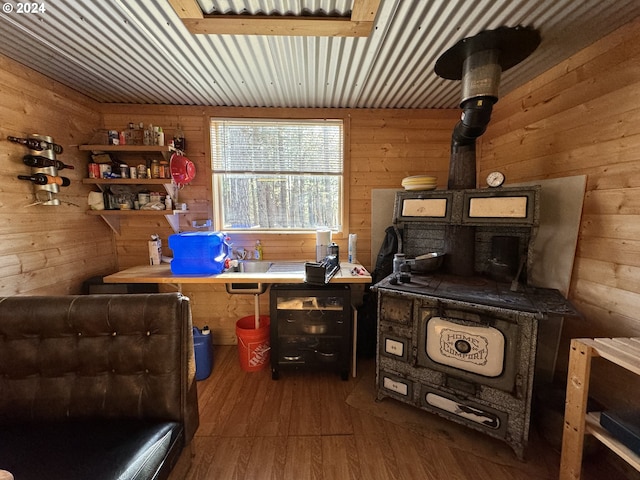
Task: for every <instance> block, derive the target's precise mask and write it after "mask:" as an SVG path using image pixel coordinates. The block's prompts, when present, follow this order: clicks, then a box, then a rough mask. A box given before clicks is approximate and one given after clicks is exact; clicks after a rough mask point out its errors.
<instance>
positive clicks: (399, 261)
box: [393, 253, 405, 274]
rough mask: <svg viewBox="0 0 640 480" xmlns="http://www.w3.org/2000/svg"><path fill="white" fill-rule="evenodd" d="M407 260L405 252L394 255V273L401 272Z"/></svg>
mask: <svg viewBox="0 0 640 480" xmlns="http://www.w3.org/2000/svg"><path fill="white" fill-rule="evenodd" d="M404 262H405V254H404V253H396V254H395V255H394V256H393V273H396V274H398V273H400V271H401V269H402V266H403V265H404Z"/></svg>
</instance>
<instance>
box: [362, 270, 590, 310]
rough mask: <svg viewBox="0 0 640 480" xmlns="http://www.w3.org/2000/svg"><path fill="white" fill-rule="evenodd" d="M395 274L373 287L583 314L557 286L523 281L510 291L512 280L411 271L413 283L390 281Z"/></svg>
mask: <svg viewBox="0 0 640 480" xmlns="http://www.w3.org/2000/svg"><path fill="white" fill-rule="evenodd" d="M393 277H394V275H389V276H388V277H386V278H384V279H383V280H381V281H380V282H378V283H377V284H376V285H375V287H374V288H385V289H389V290H395V291H400V292H408V293H416V294H419V295H429V296H433V297H439V298H447V299H450V300H459V301H464V302H469V303H476V304H479V305H488V306H492V307H499V308H506V309H510V310H519V311H525V312H533V313H536V312H540V313H546V314H558V315H570V316H580V314H579V313H578V312H577V310H576V309H575V308H574V307H573V305H571V303H570V302H569V301H568V300H567V299H565V298H564V297H563V296H562V294H561V293H560V292H559V291H558V290H555V289H550V288H539V287H530V286H525V285H522V284H520V285H518V290H517V291H516V292H513V291H511V283H503V282H496V281H494V280H492V279H489V278H486V277H481V276H474V277H461V276H457V275H447V274H431V275H416V274H412V276H411V281H410V282H397V284H393V283H391V280H392V278H393Z"/></svg>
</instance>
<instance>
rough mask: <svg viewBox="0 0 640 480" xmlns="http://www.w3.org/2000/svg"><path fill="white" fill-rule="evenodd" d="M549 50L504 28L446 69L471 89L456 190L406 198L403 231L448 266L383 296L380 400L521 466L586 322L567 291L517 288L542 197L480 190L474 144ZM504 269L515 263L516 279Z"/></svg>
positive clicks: (455, 151) (383, 286)
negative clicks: (452, 428) (503, 92)
mask: <svg viewBox="0 0 640 480" xmlns="http://www.w3.org/2000/svg"><path fill="white" fill-rule="evenodd" d="M539 41H540V39H539V36H538V34H537V32H536V31H534V30H531V29H528V28H522V27H517V28H515V29H506V28H502V29H498V30H493V31H488V32H482V33H481V34H478V35H477V36H476V37H472V38H470V39H469V38H468V39H465V40H463V41H461V42H459V43H458V44H457V45H456V46H454V47H453V48H452V49H450V50H449V51H448V52H446V53H445V54H444V55H443V56H442V57H441V58H440V59H439V60H438V63H437V64H436V72H437V73H439V74H441V75H442V76H445V77H446V78H458V79H460V78H462V79H463V82H465V85H464V89H463V100H462V102H461V107H462V108H463V109H464V113H463V116H462V120H461V121H460V122H459V124H458V125H457V126H456V128H455V130H454V134H453V138H452V154H451V166H450V173H449V182H448V183H449V190H442V191H438V190H434V191H423V192H398V193H397V194H396V202H395V208H394V223H395V224H396V225H397V226H398V227H400V229H401V231H402V237H401V239H400V240H401V242H400V244H401V245H402V247H401V248H402V251H403V253H405V255H406V257H407V258H411V257H416V256H419V255H421V254H424V253H428V252H444V253H445V254H446V255H445V262H444V265H443V267H442V272H440V271H438V272H434V273H430V274H423V275H416V274H412V275H411V277H410V280H409V281H408V282H407V281H406V276H404V277H402V276H400V275H395V274H392V275H390V276H389V277H387V278H385V279H383V280H382V281H381V282H379V283H377V284H376V285H375V286H374V287H373V288H374V290H375V291H376V292H377V296H378V307H377V308H378V334H377V354H376V382H377V397H378V399H382V398H385V397H392V398H395V399H397V400H400V401H401V402H404V403H407V404H410V405H413V406H415V407H417V408H420V409H423V410H426V411H429V412H432V413H436V414H438V415H441V416H443V417H446V418H448V419H450V420H453V421H455V422H458V423H461V424H464V425H466V426H468V427H471V428H473V429H476V430H479V431H482V432H484V433H486V434H488V435H490V436H492V437H495V438H499V439H501V440H504V441H505V442H507V443H508V444H509V445H510V446H511V447H512V448H513V450H514V451H515V453H516V455H517V456H518V458H521V459H522V458H523V456H524V449H525V447H526V444H527V438H528V433H529V422H530V415H531V404H532V395H533V388H534V383H535V384H536V385H538V384H541V383H550V382H551V381H552V379H553V373H554V369H555V359H556V353H557V347H558V341H559V337H560V331H561V328H562V322H563V319H564V317H565V316H568V315H577V312H576V311H575V310H574V309H573V307H572V306H571V305H570V304H569V302H567V301H566V300H565V299H564V298H563V297H562V295H561V294H560V292H558V291H557V290H552V289H547V288H538V287H533V286H529V285H526V283H527V282H523V284H522V285H520V284H518V278H517V276H518V275H519V272H520V269H519V268H518V264H519V263H520V262H519V261H518V259H523V260H524V259H527V261H530V260H531V256H530V255H529V253H530V252H531V250H532V245H533V242H534V240H535V235H536V231H537V228H538V224H539V210H538V209H539V206H538V205H539V191H540V189H539V187H528V188H506V187H505V188H497V189H475V181H476V175H475V138H476V137H478V136H480V135H481V134H482V133H483V132H484V129H485V127H486V124H487V123H488V121H489V116H490V112H491V105H492V104H493V103H495V101H496V100H497V95H496V93H495V92H496V90H497V86H496V85H493V84H492V82H494V83H495V82H497V80H498V79H499V75H500V70H505V69H506V68H509V67H511V66H513V65H515V64H516V63H518V62H519V61H521V60H522V59H524V58H525V57H526V56H528V55H529V54H530V53H531V52H532V51H533V50H535V48H536V47H537V45H538V43H539ZM516 49H521V50H522V51H516ZM458 64H460V65H458ZM496 71H497V73H496ZM477 75H480V76H483V75H484V76H488V77H490V78H489V79H488V80H487V79H484V78H477ZM485 80H487V81H485ZM487 105H488V109H487ZM503 250H510V251H509V252H507V253H508V255H502V254H504V253H505V252H504V251H503ZM498 256H500V257H501V258H500V259H498V258H496V257H498ZM504 258H511V259H512V260H511V261H510V262H506V263H507V265H506V268H502V267H504V263H505V262H504V261H502V260H504ZM514 258H515V259H516V260H515V261H513V259H514ZM498 260H500V261H498ZM523 277H524V278H526V269H525V273H524V275H523ZM399 279H401V280H400V281H399ZM402 280H404V281H402Z"/></svg>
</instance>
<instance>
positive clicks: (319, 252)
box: [316, 228, 331, 262]
mask: <svg viewBox="0 0 640 480" xmlns="http://www.w3.org/2000/svg"><path fill="white" fill-rule="evenodd" d="M330 243H331V230H329V229H325V228H323V229H318V230H316V262H320V261H322V260H324V257H326V256H327V254H328V253H329V251H328V248H329V244H330Z"/></svg>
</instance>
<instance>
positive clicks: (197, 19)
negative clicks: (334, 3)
mask: <svg viewBox="0 0 640 480" xmlns="http://www.w3.org/2000/svg"><path fill="white" fill-rule="evenodd" d="M169 3H170V4H171V6H172V7H173V9H174V10H175V11H176V13H177V14H178V16H179V17H180V18H181V19H182V22H183V23H184V25H185V26H186V27H187V29H188V30H189V31H190V32H191V33H194V34H205V35H207V34H208V35H283V36H306V37H367V36H369V34H370V33H371V29H372V28H373V22H374V20H375V17H376V14H377V12H378V8H379V6H380V0H354V1H353V10H352V14H351V17H344V18H342V17H283V16H265V15H260V16H257V15H255V16H252V15H205V14H204V13H203V12H202V10H201V9H200V5H198V2H197V0H169Z"/></svg>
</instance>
